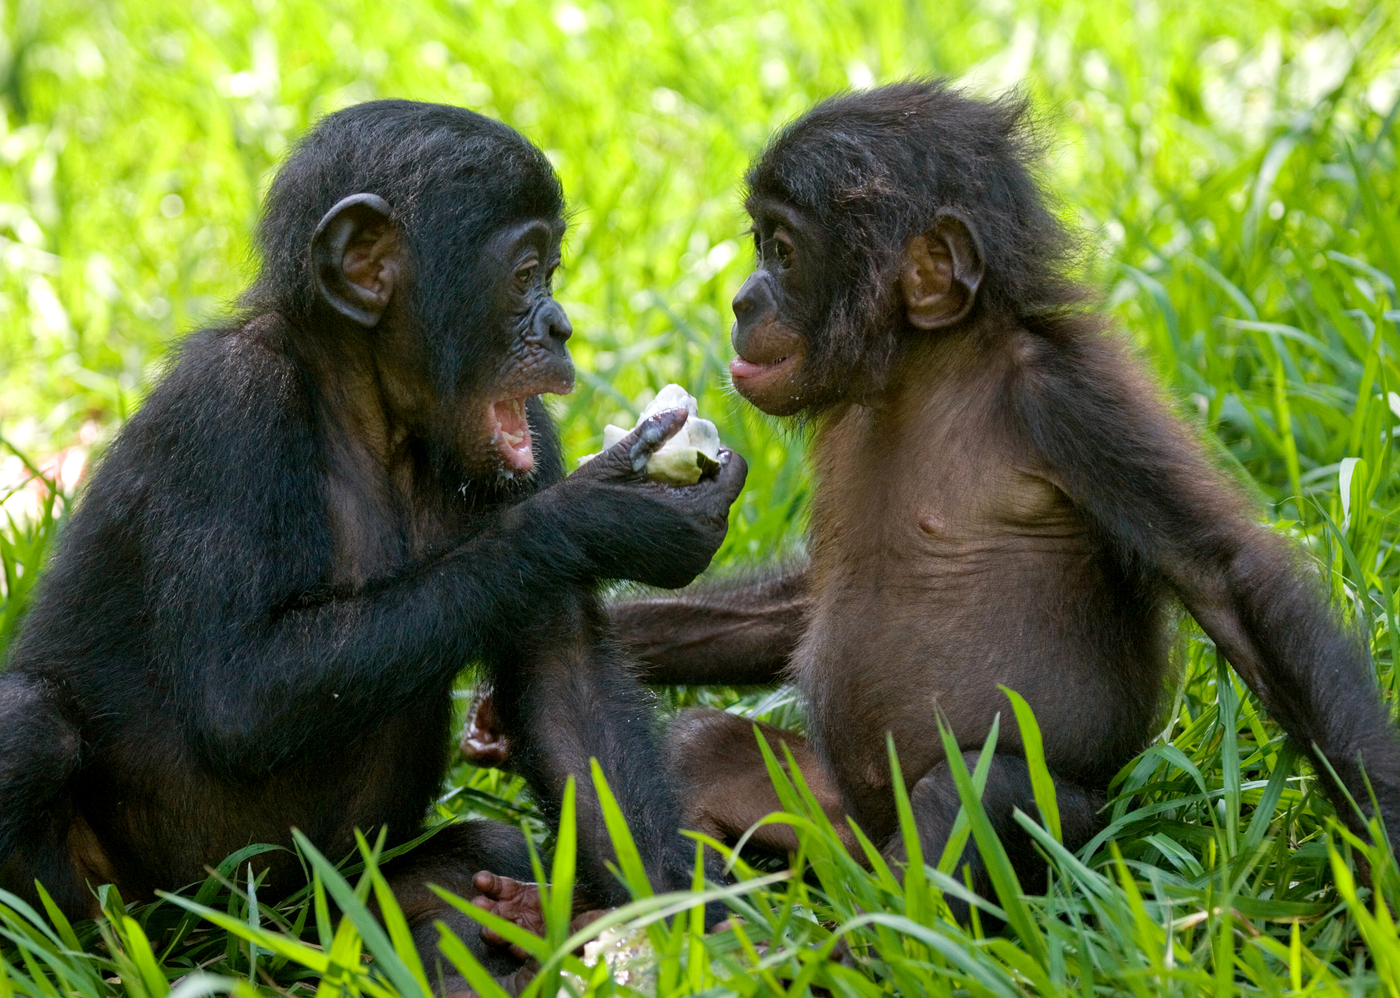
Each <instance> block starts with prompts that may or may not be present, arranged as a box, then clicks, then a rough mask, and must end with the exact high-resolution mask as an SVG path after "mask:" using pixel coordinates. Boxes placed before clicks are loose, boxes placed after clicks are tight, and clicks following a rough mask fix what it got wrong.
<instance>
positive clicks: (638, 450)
mask: <svg viewBox="0 0 1400 998" xmlns="http://www.w3.org/2000/svg"><path fill="white" fill-rule="evenodd" d="M689 418H690V413H689V412H687V411H686V410H684V409H663V410H662V411H661V412H658V413H657V414H656V415H654V416H650V417H648V418H647V419H645V420H643V421H642V422H640V423H638V424H637V426H636V428H635V429H634V430H633V431H632V432H631V433H629V434H628V435H627V436H625V437H623V438H622V439H621V440H619V441H618V442H617V446H618V447H626V448H627V456H628V459H629V461H630V463H631V465H632V470H633V471H635V472H638V473H640V472H641V471H642V469H643V468H645V467H646V466H647V462H648V461H650V460H651V456H652V455H653V454H655V453H656V451H657V450H658V449H659V448H660V447H661V445H662V444H664V443H665V442H666V441H667V440H670V439H671V438H672V437H674V436H675V435H676V434H677V433H678V432H679V431H680V428H681V427H682V426H684V425H685V421H686V420H687V419H689ZM628 441H631V443H630V444H629V443H628Z"/></svg>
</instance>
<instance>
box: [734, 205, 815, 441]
mask: <svg viewBox="0 0 1400 998" xmlns="http://www.w3.org/2000/svg"><path fill="white" fill-rule="evenodd" d="M746 207H747V208H748V211H749V214H750V216H751V217H752V218H753V238H754V249H755V253H756V255H757V258H758V259H757V267H756V268H755V270H754V272H753V273H752V274H751V275H749V279H748V280H747V281H745V282H744V285H743V287H741V288H740V289H739V293H738V294H737V295H735V296H734V328H733V331H732V332H731V334H730V339H731V340H732V342H733V344H734V351H735V353H737V354H738V356H737V357H735V358H734V359H733V360H732V361H730V362H729V373H730V375H731V376H732V378H733V380H734V387H735V389H736V390H737V391H738V392H739V394H740V395H742V396H744V398H746V399H748V400H749V401H750V402H752V403H753V404H754V405H755V406H757V407H758V408H759V409H761V410H763V411H764V412H766V413H768V414H769V415H772V416H791V415H793V414H795V413H797V412H800V411H801V410H803V409H805V408H807V407H808V406H809V405H811V404H812V403H813V402H815V401H816V400H817V399H816V395H817V392H818V391H819V388H820V386H819V385H816V384H814V383H812V379H811V378H810V377H807V376H806V372H805V371H804V364H805V362H806V360H807V357H808V354H809V352H810V350H811V348H812V336H813V334H814V332H815V331H816V330H818V329H819V328H820V326H821V321H822V318H823V316H824V314H825V311H826V308H825V306H826V303H827V302H828V301H829V299H830V289H829V288H826V287H824V286H823V284H824V281H823V279H822V278H823V268H822V267H821V261H822V260H824V259H825V258H826V252H825V250H826V247H825V245H824V244H823V241H822V239H821V236H820V233H819V232H818V231H817V229H816V227H815V226H813V225H812V224H811V223H809V222H808V221H807V220H806V219H804V218H803V217H802V215H801V214H800V213H798V212H797V211H796V210H795V209H794V208H792V207H791V206H790V205H787V204H785V203H783V202H779V201H774V200H771V199H768V198H763V197H760V196H757V195H755V196H754V197H751V198H749V200H748V203H747V205H746Z"/></svg>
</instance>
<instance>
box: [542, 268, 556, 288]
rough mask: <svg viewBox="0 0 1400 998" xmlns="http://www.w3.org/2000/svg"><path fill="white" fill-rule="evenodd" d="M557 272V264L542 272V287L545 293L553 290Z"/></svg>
mask: <svg viewBox="0 0 1400 998" xmlns="http://www.w3.org/2000/svg"><path fill="white" fill-rule="evenodd" d="M558 270H559V264H557V263H556V264H554V265H553V266H551V267H550V268H549V269H548V270H546V271H545V272H544V286H545V289H546V290H547V291H551V292H552V291H553V290H554V275H555V273H556V272H557V271H558Z"/></svg>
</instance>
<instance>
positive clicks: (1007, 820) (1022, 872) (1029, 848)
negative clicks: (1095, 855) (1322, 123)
mask: <svg viewBox="0 0 1400 998" xmlns="http://www.w3.org/2000/svg"><path fill="white" fill-rule="evenodd" d="M979 754H980V753H979V752H978V750H976V749H974V750H971V751H968V752H964V753H963V761H964V762H965V763H966V764H967V769H968V772H971V771H972V770H973V768H974V767H975V766H976V765H977V758H978V755H979ZM1055 797H1056V800H1057V801H1058V803H1059V807H1060V832H1061V835H1062V836H1063V839H1064V843H1065V845H1066V846H1067V847H1068V848H1070V849H1077V848H1078V847H1079V846H1081V845H1083V844H1084V843H1085V842H1087V841H1089V839H1090V838H1092V837H1093V835H1094V833H1095V832H1097V831H1098V830H1099V829H1100V828H1102V827H1103V822H1102V820H1101V819H1100V817H1099V814H1098V811H1099V808H1100V807H1102V806H1103V802H1104V801H1103V796H1102V795H1101V794H1098V793H1095V792H1093V791H1091V790H1088V789H1086V788H1084V787H1080V786H1076V785H1075V784H1073V783H1069V782H1068V781H1066V780H1062V779H1056V780H1055ZM909 805H910V807H911V808H912V810H913V812H914V822H915V824H917V825H918V828H919V844H920V846H921V847H922V848H923V851H924V861H925V862H926V863H929V864H930V865H935V864H937V862H938V859H939V857H940V856H942V855H943V848H944V846H945V845H947V843H948V836H949V835H950V834H951V833H952V831H953V822H954V820H955V819H956V818H957V816H958V809H959V808H960V807H961V806H962V801H961V799H960V798H959V797H958V789H957V786H956V785H955V784H954V783H953V774H952V771H951V770H950V769H949V768H948V763H947V762H946V761H944V762H940V763H939V764H938V765H937V766H934V767H933V769H931V770H929V771H928V773H927V774H925V775H924V777H923V778H922V779H920V780H919V782H917V783H915V784H914V787H913V789H912V790H911V791H910V794H909ZM982 807H983V808H984V809H985V810H986V812H987V818H988V820H989V821H990V822H991V825H992V830H993V831H995V832H996V833H997V838H999V839H1000V840H1001V843H1002V845H1003V846H1004V847H1005V848H1006V852H1007V855H1008V856H1009V857H1010V859H1011V865H1012V868H1013V869H1014V870H1015V871H1016V877H1017V879H1019V880H1020V882H1021V886H1022V887H1023V888H1025V889H1026V891H1027V892H1029V893H1034V892H1037V891H1039V890H1042V889H1043V888H1044V884H1045V876H1046V869H1045V861H1044V859H1043V858H1041V856H1040V854H1039V853H1037V852H1036V850H1035V846H1034V845H1033V844H1032V840H1031V837H1030V836H1029V835H1027V834H1026V832H1025V830H1024V829H1023V828H1021V826H1020V825H1019V824H1018V823H1017V822H1016V819H1015V817H1014V814H1015V811H1016V809H1017V808H1020V809H1021V810H1022V811H1024V812H1025V813H1026V814H1028V815H1031V816H1032V817H1035V816H1036V815H1038V814H1039V812H1038V811H1037V810H1036V806H1035V794H1034V792H1033V791H1032V789H1031V777H1030V769H1029V767H1028V766H1027V765H1026V761H1025V760H1024V759H1022V758H1020V757H1019V756H1013V755H995V756H993V757H992V765H991V768H990V769H989V770H988V771H987V785H986V787H985V789H984V790H983V791H982ZM884 855H885V857H886V858H887V859H892V860H896V861H898V862H901V863H907V862H908V854H907V853H906V851H905V848H904V840H903V838H902V837H901V836H900V834H899V833H898V832H896V833H895V835H894V836H893V837H892V838H891V839H890V840H889V843H888V844H887V845H886V846H885V849H884ZM964 865H966V866H967V868H968V870H969V871H970V873H971V880H972V890H973V891H974V892H975V893H977V894H979V895H981V896H982V897H985V898H989V899H993V900H994V899H995V895H994V894H993V892H992V883H991V880H990V878H989V877H988V876H987V866H986V863H985V862H983V860H982V855H981V853H980V852H978V850H977V845H976V843H975V842H974V841H973V840H972V839H971V838H969V839H968V842H967V846H966V848H965V849H964V850H963V854H962V857H961V858H960V859H959V860H958V865H957V867H956V874H955V875H956V876H957V878H958V879H959V880H961V879H962V870H963V867H964ZM948 906H949V907H950V908H951V909H952V912H953V915H954V917H956V918H957V919H958V921H960V922H961V921H966V919H967V913H968V911H967V905H966V904H965V903H963V902H962V901H960V900H955V899H953V898H949V899H948Z"/></svg>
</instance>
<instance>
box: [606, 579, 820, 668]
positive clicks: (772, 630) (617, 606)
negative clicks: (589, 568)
mask: <svg viewBox="0 0 1400 998" xmlns="http://www.w3.org/2000/svg"><path fill="white" fill-rule="evenodd" d="M608 617H609V619H610V620H611V621H612V628H613V633H614V635H615V636H616V639H617V640H618V642H620V643H621V644H622V646H623V647H624V648H626V649H627V651H628V652H630V653H631V654H632V655H634V656H635V657H636V658H637V659H638V660H639V661H640V662H641V664H642V671H641V679H642V681H643V682H646V683H656V684H672V683H675V684H685V685H693V686H701V685H707V684H708V685H725V686H736V685H743V684H748V683H755V684H766V683H777V682H780V681H781V680H782V673H783V669H784V668H786V667H787V663H788V659H789V657H790V656H791V655H792V652H793V650H794V649H795V648H796V647H797V643H798V641H799V640H801V638H802V630H803V628H804V627H805V626H806V619H807V570H806V567H805V566H796V567H793V568H791V569H789V570H787V571H785V572H783V573H782V574H779V575H770V576H768V577H764V578H757V579H754V578H749V579H742V580H720V581H718V582H705V583H699V584H697V585H695V586H693V587H691V588H690V589H687V590H686V591H685V592H683V593H679V594H677V595H675V596H650V597H641V598H637V599H629V600H625V601H622V602H618V603H614V604H612V605H611V606H610V607H608Z"/></svg>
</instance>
